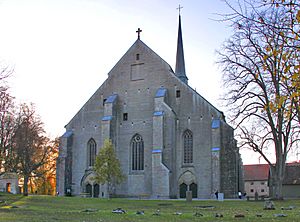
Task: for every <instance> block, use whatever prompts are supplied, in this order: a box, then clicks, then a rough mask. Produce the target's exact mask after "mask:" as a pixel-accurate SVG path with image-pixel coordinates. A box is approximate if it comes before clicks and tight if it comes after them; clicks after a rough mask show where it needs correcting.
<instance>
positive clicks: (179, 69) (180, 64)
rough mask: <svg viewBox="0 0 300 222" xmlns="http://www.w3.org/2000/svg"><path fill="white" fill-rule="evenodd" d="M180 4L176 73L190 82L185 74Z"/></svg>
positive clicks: (186, 81) (181, 78) (182, 79)
mask: <svg viewBox="0 0 300 222" xmlns="http://www.w3.org/2000/svg"><path fill="white" fill-rule="evenodd" d="M181 8H182V7H180V5H179V8H177V9H179V26H178V37H177V54H176V67H175V75H176V76H177V77H178V78H179V79H180V80H181V81H182V82H184V83H185V84H188V78H187V76H186V74H185V64H184V54H183V43H182V32H181V16H180V9H181Z"/></svg>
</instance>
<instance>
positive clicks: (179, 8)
mask: <svg viewBox="0 0 300 222" xmlns="http://www.w3.org/2000/svg"><path fill="white" fill-rule="evenodd" d="M182 8H183V7H182V6H180V4H179V7H178V8H176V9H178V11H179V15H180V11H181V9H182Z"/></svg>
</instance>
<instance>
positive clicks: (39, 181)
mask: <svg viewBox="0 0 300 222" xmlns="http://www.w3.org/2000/svg"><path fill="white" fill-rule="evenodd" d="M48 146H49V147H50V152H49V153H48V154H47V157H46V161H45V164H44V165H43V166H41V167H40V168H39V173H38V174H39V175H41V176H40V177H37V178H35V180H34V183H35V187H36V189H35V190H36V191H37V193H39V194H47V195H55V185H56V159H57V157H58V147H59V138H55V139H54V140H51V141H49V144H48Z"/></svg>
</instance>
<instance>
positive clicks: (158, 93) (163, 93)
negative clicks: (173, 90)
mask: <svg viewBox="0 0 300 222" xmlns="http://www.w3.org/2000/svg"><path fill="white" fill-rule="evenodd" d="M166 93H167V89H165V88H159V89H158V90H157V91H156V94H155V97H156V98H157V97H164V96H166Z"/></svg>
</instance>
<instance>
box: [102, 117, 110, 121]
mask: <svg viewBox="0 0 300 222" xmlns="http://www.w3.org/2000/svg"><path fill="white" fill-rule="evenodd" d="M102 120H103V121H108V120H112V116H103V117H102Z"/></svg>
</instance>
